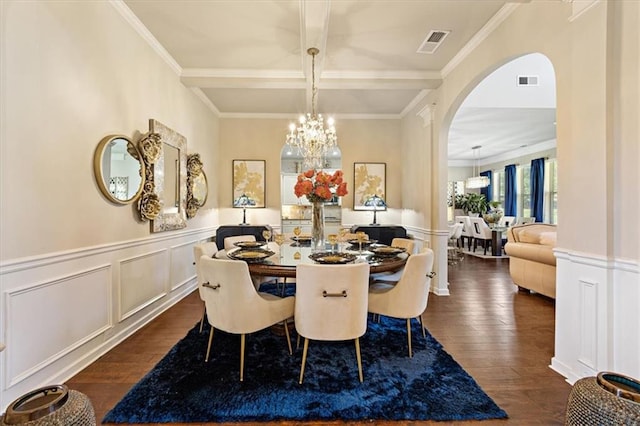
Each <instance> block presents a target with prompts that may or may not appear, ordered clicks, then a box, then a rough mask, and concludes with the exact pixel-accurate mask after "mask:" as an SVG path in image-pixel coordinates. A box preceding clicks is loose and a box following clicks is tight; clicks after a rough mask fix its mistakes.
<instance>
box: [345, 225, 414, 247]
mask: <svg viewBox="0 0 640 426" xmlns="http://www.w3.org/2000/svg"><path fill="white" fill-rule="evenodd" d="M358 231H361V232H364V233H366V234H367V235H368V236H369V239H371V240H378V242H379V243H380V244H386V245H388V246H390V245H391V241H392V240H393V239H394V238H407V230H406V229H404V228H403V227H402V226H395V225H392V226H389V225H353V226H352V227H351V232H352V233H356V232H358Z"/></svg>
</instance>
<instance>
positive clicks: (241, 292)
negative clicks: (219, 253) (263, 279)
mask: <svg viewBox="0 0 640 426" xmlns="http://www.w3.org/2000/svg"><path fill="white" fill-rule="evenodd" d="M199 270H200V275H201V277H202V280H203V285H202V295H203V300H204V302H205V305H206V307H207V318H208V320H209V323H210V324H211V325H212V326H213V327H215V328H217V329H219V330H223V331H226V332H228V333H236V334H243V333H253V332H254V331H258V330H261V329H262V328H264V327H263V325H262V324H264V322H265V321H264V318H262V315H261V311H263V310H264V308H265V304H266V303H268V302H267V300H266V299H263V298H262V297H260V295H259V294H258V292H257V291H256V289H255V287H254V286H253V282H252V281H251V276H250V275H249V267H248V266H247V263H246V262H241V261H237V260H225V259H212V258H209V257H205V256H203V257H201V258H200V262H199ZM212 287H213V288H212Z"/></svg>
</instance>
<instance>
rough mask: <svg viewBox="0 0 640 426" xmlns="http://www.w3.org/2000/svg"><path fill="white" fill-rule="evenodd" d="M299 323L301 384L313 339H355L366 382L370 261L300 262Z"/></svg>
mask: <svg viewBox="0 0 640 426" xmlns="http://www.w3.org/2000/svg"><path fill="white" fill-rule="evenodd" d="M296 282H297V283H298V285H297V287H296V304H295V316H294V320H295V324H296V330H297V332H298V335H299V336H301V337H303V338H304V347H303V349H302V365H301V366H300V379H299V383H300V384H302V380H303V379H304V368H305V363H306V361H307V350H308V348H309V340H321V341H342V340H351V339H354V341H355V347H356V359H357V362H358V377H359V379H360V382H362V381H363V375H362V359H361V357H360V337H361V336H362V335H363V334H364V333H365V332H366V331H367V292H368V288H369V264H368V263H353V264H348V265H315V264H308V265H307V264H300V265H298V267H297V268H296Z"/></svg>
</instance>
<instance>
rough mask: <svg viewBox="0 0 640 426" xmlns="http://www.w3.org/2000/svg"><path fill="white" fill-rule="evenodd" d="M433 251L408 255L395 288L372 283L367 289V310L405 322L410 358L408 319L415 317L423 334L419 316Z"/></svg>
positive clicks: (425, 295) (427, 250)
mask: <svg viewBox="0 0 640 426" xmlns="http://www.w3.org/2000/svg"><path fill="white" fill-rule="evenodd" d="M432 268H433V250H431V249H428V248H427V249H424V250H423V251H422V252H420V253H418V254H414V255H412V256H409V259H408V260H407V263H406V265H405V267H404V271H403V273H402V277H401V278H400V281H398V283H397V284H396V285H389V284H385V283H374V284H373V285H372V286H370V287H369V307H368V310H369V312H370V313H372V314H374V315H384V316H388V317H393V318H402V319H406V320H407V343H408V346H409V358H411V357H413V352H412V350H411V319H413V318H417V319H418V320H419V321H420V326H421V327H422V334H423V336H424V335H425V332H424V322H423V321H422V319H421V318H422V313H423V312H424V311H425V309H426V308H427V302H428V300H429V288H430V286H431V277H432V276H433V273H432V272H431V269H432Z"/></svg>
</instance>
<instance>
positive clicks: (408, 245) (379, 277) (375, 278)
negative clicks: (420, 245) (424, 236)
mask: <svg viewBox="0 0 640 426" xmlns="http://www.w3.org/2000/svg"><path fill="white" fill-rule="evenodd" d="M415 244H416V243H415V241H413V240H410V239H409V238H394V239H393V240H391V247H398V248H403V249H405V252H406V253H407V254H409V255H411V254H412V253H413V251H414V250H415ZM402 269H403V268H400V269H399V270H397V271H395V272H380V273H377V274H371V275H370V276H369V282H385V283H389V284H395V283H397V282H398V280H399V279H400V277H401V276H402Z"/></svg>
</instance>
